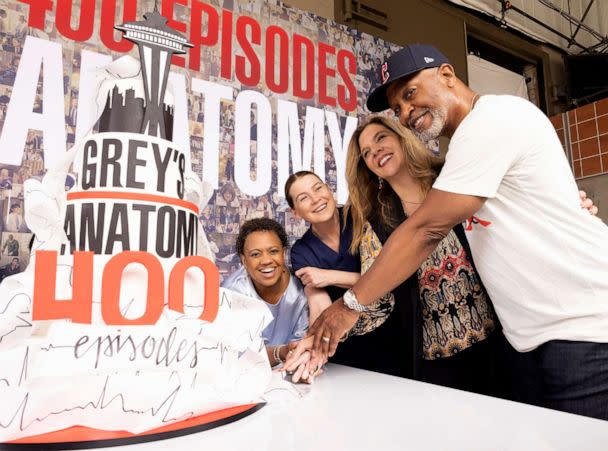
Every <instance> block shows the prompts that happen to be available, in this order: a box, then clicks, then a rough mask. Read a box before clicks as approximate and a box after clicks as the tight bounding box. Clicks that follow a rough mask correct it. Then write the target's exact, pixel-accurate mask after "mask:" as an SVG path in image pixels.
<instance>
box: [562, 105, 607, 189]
mask: <svg viewBox="0 0 608 451" xmlns="http://www.w3.org/2000/svg"><path fill="white" fill-rule="evenodd" d="M550 119H551V122H552V123H553V126H554V127H555V129H556V130H557V134H558V135H559V138H560V140H561V141H562V145H563V146H564V149H566V151H567V152H568V153H569V149H570V148H571V149H572V155H571V156H570V155H568V158H569V159H570V162H571V164H572V169H573V171H574V175H575V177H576V178H577V179H580V178H584V177H589V176H592V175H600V174H608V99H603V100H600V101H598V102H594V103H591V104H589V105H585V106H582V107H580V108H576V109H574V110H571V111H568V113H567V114H563V115H562V114H559V115H556V116H552V117H551V118H550ZM566 125H567V127H568V130H566V129H565V127H566Z"/></svg>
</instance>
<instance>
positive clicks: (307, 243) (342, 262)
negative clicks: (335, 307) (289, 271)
mask: <svg viewBox="0 0 608 451" xmlns="http://www.w3.org/2000/svg"><path fill="white" fill-rule="evenodd" d="M338 215H339V217H340V248H339V252H335V251H334V250H333V249H331V248H330V247H328V246H327V245H326V244H325V243H323V241H321V240H320V239H319V238H317V236H316V235H315V234H314V233H312V228H309V229H308V230H307V231H306V233H305V234H304V235H303V236H302V238H300V239H299V240H297V241H296V242H295V243H294V245H293V246H292V248H291V267H292V268H293V271H294V272H296V271H297V270H298V269H300V268H304V267H306V266H312V267H315V268H320V269H334V270H337V271H347V272H357V273H358V272H360V271H361V261H360V259H359V254H358V253H357V254H355V255H353V254H351V253H350V251H349V248H350V243H351V241H352V239H353V224H352V220H351V218H350V215H349V216H348V218H347V221H346V227H344V223H343V215H342V208H338ZM326 290H327V294H328V295H329V297H330V298H331V300H332V301H335V300H336V299H338V298H339V297H341V296H342V295H343V294H344V292H345V291H346V289H345V288H340V287H335V286H330V287H326Z"/></svg>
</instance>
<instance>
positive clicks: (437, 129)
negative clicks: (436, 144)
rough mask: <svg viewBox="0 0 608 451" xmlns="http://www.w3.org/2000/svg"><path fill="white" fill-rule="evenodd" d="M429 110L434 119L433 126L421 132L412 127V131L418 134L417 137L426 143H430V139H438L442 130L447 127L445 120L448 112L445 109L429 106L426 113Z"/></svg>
mask: <svg viewBox="0 0 608 451" xmlns="http://www.w3.org/2000/svg"><path fill="white" fill-rule="evenodd" d="M427 112H428V113H429V114H430V115H431V117H432V118H433V120H432V122H431V126H430V127H429V128H427V129H426V130H423V131H421V132H419V131H418V130H416V129H415V128H413V127H412V128H410V130H411V131H412V133H414V135H416V137H418V139H419V140H420V141H422V142H423V143H425V144H426V143H428V142H429V141H432V140H434V139H437V138H439V137H440V136H441V132H442V131H443V128H444V127H445V121H446V118H447V114H446V112H445V111H443V110H440V109H439V108H427V109H426V111H425V112H424V113H427Z"/></svg>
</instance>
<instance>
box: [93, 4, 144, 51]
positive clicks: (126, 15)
mask: <svg viewBox="0 0 608 451" xmlns="http://www.w3.org/2000/svg"><path fill="white" fill-rule="evenodd" d="M122 4H123V10H122V20H121V21H120V23H125V22H132V21H134V20H135V19H136V17H137V16H136V14H137V0H124V1H123V2H122ZM115 24H116V0H103V3H102V5H101V30H99V35H100V36H101V42H103V43H104V44H105V45H106V47H108V48H109V49H110V50H114V51H115V52H123V53H126V52H128V51H130V50H131V49H132V48H133V43H132V42H131V41H127V40H126V39H119V40H118V41H115V40H114V25H115ZM121 35H122V33H121Z"/></svg>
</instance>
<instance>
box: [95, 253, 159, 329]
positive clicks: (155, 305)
mask: <svg viewBox="0 0 608 451" xmlns="http://www.w3.org/2000/svg"><path fill="white" fill-rule="evenodd" d="M130 263H140V264H141V265H143V266H144V267H145V268H146V270H147V271H148V291H147V293H146V311H145V312H144V314H143V315H142V316H141V317H139V318H137V319H127V318H125V317H124V316H123V315H122V312H121V311H120V285H121V279H122V273H123V271H124V270H125V267H126V266H127V265H128V264H130ZM164 297H165V276H164V273H163V267H162V266H161V264H160V262H159V261H158V258H156V257H155V256H154V255H152V254H149V253H148V252H141V251H125V252H121V253H120V254H117V255H115V256H114V257H112V258H111V259H110V260H109V261H108V263H107V264H106V267H105V268H104V270H103V282H102V290H101V299H102V302H101V316H102V317H103V320H104V322H105V323H106V324H110V325H113V326H141V325H152V324H156V322H157V321H158V319H159V318H160V315H161V313H162V312H163V305H164Z"/></svg>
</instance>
